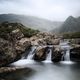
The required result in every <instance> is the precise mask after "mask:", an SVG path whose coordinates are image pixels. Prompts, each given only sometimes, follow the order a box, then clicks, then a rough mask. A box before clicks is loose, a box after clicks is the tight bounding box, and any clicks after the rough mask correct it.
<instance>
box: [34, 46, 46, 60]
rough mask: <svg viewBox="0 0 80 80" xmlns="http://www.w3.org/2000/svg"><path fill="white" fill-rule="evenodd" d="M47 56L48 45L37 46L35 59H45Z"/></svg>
mask: <svg viewBox="0 0 80 80" xmlns="http://www.w3.org/2000/svg"><path fill="white" fill-rule="evenodd" d="M46 57H47V47H37V49H36V53H35V54H34V56H33V59H34V60H36V61H44V60H45V59H46Z"/></svg>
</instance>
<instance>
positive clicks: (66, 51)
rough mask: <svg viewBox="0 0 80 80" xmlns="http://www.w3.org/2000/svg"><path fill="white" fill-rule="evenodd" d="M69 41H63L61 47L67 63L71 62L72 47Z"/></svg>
mask: <svg viewBox="0 0 80 80" xmlns="http://www.w3.org/2000/svg"><path fill="white" fill-rule="evenodd" d="M68 43H69V42H68V41H62V42H61V43H60V47H61V49H62V50H63V57H62V58H64V60H65V61H70V45H69V44H68ZM62 60H63V59H62Z"/></svg>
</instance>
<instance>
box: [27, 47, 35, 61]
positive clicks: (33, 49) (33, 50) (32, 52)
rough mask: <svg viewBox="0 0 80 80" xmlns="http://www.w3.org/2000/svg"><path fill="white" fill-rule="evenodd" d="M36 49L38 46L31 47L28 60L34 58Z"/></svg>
mask: <svg viewBox="0 0 80 80" xmlns="http://www.w3.org/2000/svg"><path fill="white" fill-rule="evenodd" d="M35 50H36V46H33V47H32V48H31V51H30V52H29V54H28V57H27V59H28V60H31V59H32V57H33V55H34V53H35Z"/></svg>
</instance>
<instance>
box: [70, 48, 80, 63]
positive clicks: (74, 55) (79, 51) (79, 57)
mask: <svg viewBox="0 0 80 80" xmlns="http://www.w3.org/2000/svg"><path fill="white" fill-rule="evenodd" d="M70 60H71V61H76V62H80V47H74V48H72V49H70Z"/></svg>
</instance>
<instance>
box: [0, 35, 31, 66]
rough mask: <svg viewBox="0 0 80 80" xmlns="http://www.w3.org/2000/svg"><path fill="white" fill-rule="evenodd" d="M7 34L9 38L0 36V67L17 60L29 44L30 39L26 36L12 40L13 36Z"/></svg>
mask: <svg viewBox="0 0 80 80" xmlns="http://www.w3.org/2000/svg"><path fill="white" fill-rule="evenodd" d="M9 36H10V40H5V39H3V38H0V67H2V66H6V65H8V64H10V63H12V62H15V61H16V60H19V59H20V58H21V57H22V54H23V53H24V52H25V50H26V49H28V48H29V47H30V45H31V43H30V41H29V40H28V39H26V38H21V39H20V40H14V38H13V36H11V35H9ZM14 36H16V35H14Z"/></svg>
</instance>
